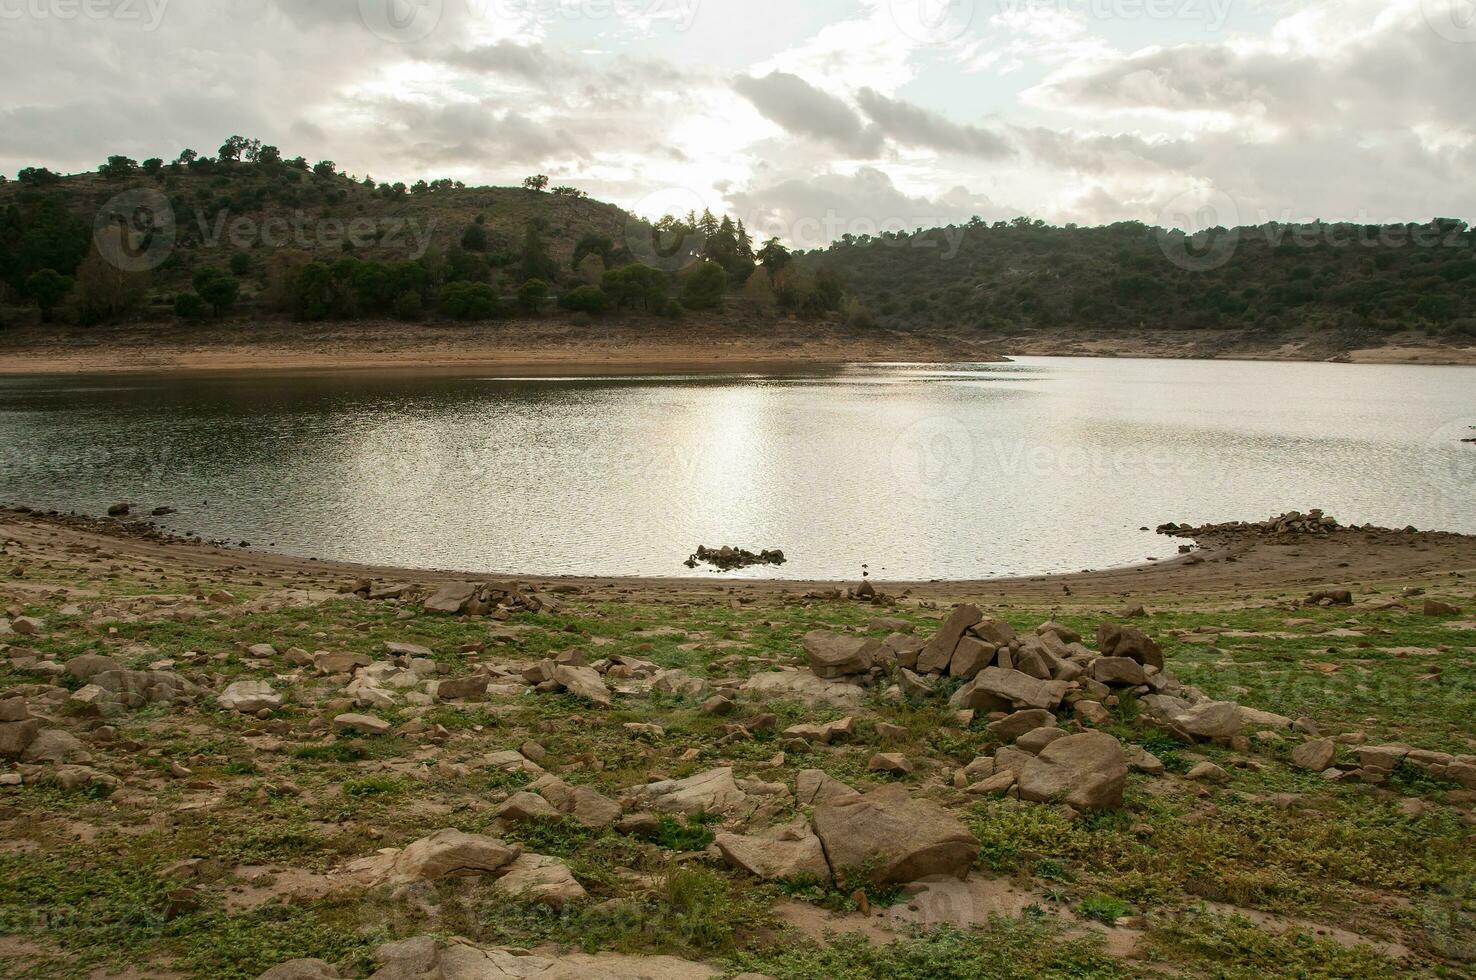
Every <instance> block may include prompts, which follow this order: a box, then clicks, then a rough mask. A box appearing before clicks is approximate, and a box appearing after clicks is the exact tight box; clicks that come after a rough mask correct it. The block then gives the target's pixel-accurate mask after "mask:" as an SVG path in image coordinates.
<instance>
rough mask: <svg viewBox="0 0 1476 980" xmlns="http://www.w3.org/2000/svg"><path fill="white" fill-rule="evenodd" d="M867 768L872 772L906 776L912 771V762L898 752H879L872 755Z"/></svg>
mask: <svg viewBox="0 0 1476 980" xmlns="http://www.w3.org/2000/svg"><path fill="white" fill-rule="evenodd" d="M866 768H867V770H868V771H870V772H884V773H889V774H890V775H893V776H906V775H909V774H910V773H911V772H912V764H911V763H910V762H908V761H907V757H906V756H904V755H902V754H901V753H898V752H878V753H877V754H876V755H874V756H872V757H871V761H870V762H869V763H867V765H866Z"/></svg>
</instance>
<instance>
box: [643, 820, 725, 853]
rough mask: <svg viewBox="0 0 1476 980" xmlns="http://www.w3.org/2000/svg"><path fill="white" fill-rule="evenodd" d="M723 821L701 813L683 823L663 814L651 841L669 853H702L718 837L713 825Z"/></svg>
mask: <svg viewBox="0 0 1476 980" xmlns="http://www.w3.org/2000/svg"><path fill="white" fill-rule="evenodd" d="M721 819H722V818H721V817H720V816H716V815H711V814H705V813H699V814H696V815H695V816H692V817H689V818H688V819H687V820H685V821H683V820H678V819H677V818H676V817H673V816H669V815H667V814H662V815H661V817H660V818H659V826H658V827H657V829H656V834H655V836H654V837H652V838H651V841H652V843H654V844H655V845H656V846H657V847H664V848H666V849H667V850H669V851H701V850H704V849H705V848H706V847H707V845H709V844H711V843H712V841H713V838H714V837H715V836H716V835H715V834H714V833H713V831H712V825H713V824H715V823H718V822H720V821H721Z"/></svg>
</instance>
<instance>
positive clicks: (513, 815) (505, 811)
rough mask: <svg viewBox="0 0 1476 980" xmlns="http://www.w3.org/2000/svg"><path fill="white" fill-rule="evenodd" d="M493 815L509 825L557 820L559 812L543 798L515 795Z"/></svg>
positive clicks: (530, 794)
mask: <svg viewBox="0 0 1476 980" xmlns="http://www.w3.org/2000/svg"><path fill="white" fill-rule="evenodd" d="M492 815H493V816H495V817H496V818H497V819H499V820H502V821H505V822H507V823H527V822H528V821H530V820H557V819H558V817H559V811H557V810H555V809H554V808H553V806H552V805H551V804H550V803H549V802H548V801H547V800H545V799H544V798H543V797H541V796H535V795H534V794H532V793H514V794H513V795H512V796H509V797H508V798H507V799H506V800H504V801H503V803H502V805H501V806H499V807H498V808H497V809H496V810H493V811H492Z"/></svg>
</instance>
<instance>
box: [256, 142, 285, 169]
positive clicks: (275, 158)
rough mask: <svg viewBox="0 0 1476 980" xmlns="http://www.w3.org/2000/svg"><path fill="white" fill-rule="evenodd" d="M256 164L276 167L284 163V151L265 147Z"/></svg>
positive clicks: (273, 147) (259, 152)
mask: <svg viewBox="0 0 1476 980" xmlns="http://www.w3.org/2000/svg"><path fill="white" fill-rule="evenodd" d="M256 162H257V163H264V164H266V165H267V166H269V167H274V166H276V165H277V164H279V163H281V162H282V151H281V150H279V149H277V148H276V147H275V146H263V147H262V148H261V149H260V150H259V151H257V154H256Z"/></svg>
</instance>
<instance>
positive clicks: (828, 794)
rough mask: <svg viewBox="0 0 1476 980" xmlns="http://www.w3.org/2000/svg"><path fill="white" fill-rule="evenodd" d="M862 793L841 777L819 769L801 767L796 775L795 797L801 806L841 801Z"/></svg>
mask: <svg viewBox="0 0 1476 980" xmlns="http://www.w3.org/2000/svg"><path fill="white" fill-rule="evenodd" d="M860 795H861V794H860V793H858V792H857V791H856V790H854V789H852V788H851V787H849V786H847V785H846V784H845V783H843V782H841V781H840V780H839V779H836V778H835V777H834V776H832V775H830V774H829V773H827V772H823V771H821V770H819V769H801V770H800V771H799V772H798V773H797V774H795V777H794V799H795V802H796V803H797V804H799V805H800V806H821V805H824V804H826V803H839V802H840V801H842V800H850V799H855V798H856V797H858V796H860Z"/></svg>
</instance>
